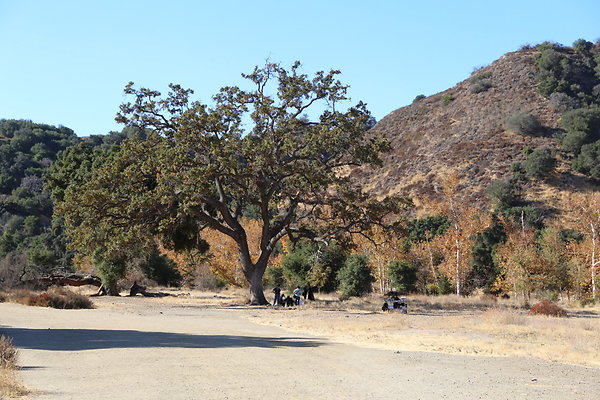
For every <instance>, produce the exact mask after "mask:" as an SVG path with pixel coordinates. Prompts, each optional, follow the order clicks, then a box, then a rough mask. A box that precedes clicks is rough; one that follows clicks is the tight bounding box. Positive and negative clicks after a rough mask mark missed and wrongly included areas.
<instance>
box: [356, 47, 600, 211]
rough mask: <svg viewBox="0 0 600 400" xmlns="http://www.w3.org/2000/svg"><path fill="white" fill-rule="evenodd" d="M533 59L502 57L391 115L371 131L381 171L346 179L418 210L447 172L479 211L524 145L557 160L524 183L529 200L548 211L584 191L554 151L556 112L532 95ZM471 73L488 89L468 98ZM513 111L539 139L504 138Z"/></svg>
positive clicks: (522, 54) (525, 53) (527, 54)
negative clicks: (379, 144)
mask: <svg viewBox="0 0 600 400" xmlns="http://www.w3.org/2000/svg"><path fill="white" fill-rule="evenodd" d="M536 55H537V50H535V49H531V50H522V51H517V52H513V53H508V54H505V55H504V56H502V57H501V58H500V59H498V60H497V61H495V62H494V63H492V64H491V65H489V66H487V67H484V68H482V69H479V70H478V71H475V72H474V73H473V74H472V76H471V77H470V78H469V79H466V80H465V81H463V82H460V83H459V84H457V85H456V86H454V87H453V88H451V89H448V90H446V91H444V92H442V93H438V94H436V95H433V96H431V97H427V98H425V99H423V100H421V101H419V102H417V103H414V104H412V105H409V106H406V107H403V108H400V109H398V110H396V111H393V112H392V113H390V114H389V115H387V116H386V117H384V118H383V119H382V120H381V121H380V122H379V123H377V125H376V126H375V127H374V128H373V131H374V132H376V133H383V134H385V135H386V136H387V138H388V139H389V140H390V141H391V144H392V147H393V150H392V151H391V152H390V153H388V154H386V155H384V156H383V161H384V165H383V167H382V168H378V169H368V170H354V171H353V172H352V175H353V176H354V177H355V178H357V179H359V180H360V181H362V182H366V183H367V186H368V188H369V190H371V191H372V192H373V193H375V194H377V195H383V194H390V193H402V194H408V195H410V196H411V197H413V199H414V200H415V202H416V203H417V204H418V203H420V202H421V201H422V199H423V198H424V197H426V196H431V195H433V196H435V192H436V190H437V189H438V187H439V184H440V176H442V175H444V174H448V173H449V172H452V171H454V172H456V173H457V175H458V176H459V178H460V179H461V184H462V185H463V186H464V193H465V196H467V197H468V198H469V199H470V200H471V201H475V202H478V203H480V204H483V203H485V202H487V198H486V194H485V189H486V187H487V185H488V184H489V183H490V182H491V181H492V180H495V179H501V178H506V177H508V176H510V175H512V174H513V172H512V170H511V165H512V164H513V163H515V162H519V161H523V160H524V159H525V155H524V154H523V153H522V149H523V147H524V146H529V147H530V148H532V149H536V148H539V147H548V148H551V149H556V150H558V154H557V157H558V159H559V161H558V166H557V172H556V173H555V174H554V175H553V176H552V177H550V178H548V179H546V181H545V182H535V181H530V182H529V183H527V184H526V190H525V192H526V193H525V196H526V198H528V199H529V200H532V201H534V202H538V203H539V202H542V203H545V204H540V205H542V206H549V207H550V206H556V205H557V204H558V203H557V200H558V199H560V198H562V197H564V195H565V194H566V192H568V191H570V190H573V189H576V188H578V187H580V186H582V185H583V186H587V185H590V184H592V183H590V181H589V180H588V179H586V178H584V177H583V176H580V175H578V174H577V173H574V172H573V171H569V161H568V160H566V159H565V157H566V156H565V155H564V154H563V153H562V152H560V151H559V150H560V144H559V141H558V140H557V138H556V136H558V135H560V133H561V132H560V130H559V129H558V122H559V119H560V113H558V112H556V111H554V110H553V109H552V107H551V105H550V103H549V101H548V99H546V98H544V97H543V96H542V95H540V94H539V93H538V91H537V90H536V80H535V74H536V67H535V65H534V63H535V59H536ZM479 74H483V76H489V78H488V79H486V81H488V82H489V83H490V84H491V87H490V88H489V89H488V90H485V91H483V92H480V93H474V92H473V90H472V87H473V85H474V77H476V76H478V75H479ZM479 76H481V75H479ZM475 79H476V78H475ZM519 111H526V112H529V113H531V114H533V115H535V116H537V117H538V118H539V120H540V122H541V123H542V124H543V125H544V127H545V128H546V135H545V136H544V137H532V136H522V135H519V134H516V133H513V132H509V131H506V130H505V129H504V121H505V119H506V118H507V117H509V116H511V115H513V114H515V113H517V112H519ZM553 136H554V138H553Z"/></svg>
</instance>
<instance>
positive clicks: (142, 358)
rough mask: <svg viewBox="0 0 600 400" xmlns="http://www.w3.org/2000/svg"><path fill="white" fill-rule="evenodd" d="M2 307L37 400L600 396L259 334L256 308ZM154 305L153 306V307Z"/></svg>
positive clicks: (425, 356)
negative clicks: (254, 317)
mask: <svg viewBox="0 0 600 400" xmlns="http://www.w3.org/2000/svg"><path fill="white" fill-rule="evenodd" d="M151 301H152V300H151V299H141V298H123V299H116V300H110V299H102V300H100V301H99V302H98V308H97V309H93V310H53V309H45V308H38V307H26V306H21V305H16V304H7V303H3V304H0V334H5V335H8V336H11V337H12V338H13V343H14V344H15V345H16V346H17V347H19V348H20V364H21V365H22V367H23V369H22V371H21V373H20V376H21V378H22V380H23V381H24V383H25V384H26V385H27V386H29V387H31V388H33V389H35V390H36V391H37V392H36V393H35V394H34V395H33V396H32V398H35V399H52V400H58V399H61V400H65V399H77V400H81V399H87V400H96V399H98V400H99V399H103V400H104V399H144V400H148V399H169V400H177V399H265V400H269V399H277V400H288V399H290V400H291V399H296V398H309V399H323V400H325V399H390V398H396V399H423V400H425V399H435V400H439V399H524V398H527V399H528V400H533V399H545V400H550V399H567V398H568V399H594V398H600V395H599V393H600V379H599V378H600V369H596V368H586V367H579V366H571V365H564V364H557V363H548V362H544V361H540V360H536V359H530V358H500V357H498V358H492V357H472V356H457V355H445V354H439V353H419V352H395V351H386V350H378V349H371V348H364V347H359V346H354V345H349V344H342V343H337V342H335V341H334V340H333V339H328V338H322V337H321V338H319V337H309V336H306V335H298V334H294V333H291V332H289V331H285V330H282V329H279V328H276V327H271V326H261V325H257V324H255V323H252V322H249V321H248V320H247V319H245V318H243V316H244V313H246V315H247V313H251V312H252V310H251V309H248V308H237V309H236V308H231V309H227V308H222V307H201V306H190V305H178V304H176V303H173V304H158V303H150V302H151ZM149 304H150V305H151V306H149Z"/></svg>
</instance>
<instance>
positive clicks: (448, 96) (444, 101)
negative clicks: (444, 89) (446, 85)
mask: <svg viewBox="0 0 600 400" xmlns="http://www.w3.org/2000/svg"><path fill="white" fill-rule="evenodd" d="M440 101H441V102H442V104H444V105H447V104H450V103H451V102H453V101H454V96H452V95H451V94H445V95H443V96H442V98H441V100H440Z"/></svg>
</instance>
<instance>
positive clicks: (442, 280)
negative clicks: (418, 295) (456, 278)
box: [436, 274, 454, 296]
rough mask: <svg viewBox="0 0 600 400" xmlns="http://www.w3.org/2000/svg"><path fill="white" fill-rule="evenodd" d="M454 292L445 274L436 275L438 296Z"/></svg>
mask: <svg viewBox="0 0 600 400" xmlns="http://www.w3.org/2000/svg"><path fill="white" fill-rule="evenodd" d="M451 293H454V290H453V288H452V284H450V280H449V279H448V278H447V277H446V275H442V274H440V275H438V278H437V293H436V294H438V295H440V296H443V295H445V294H451Z"/></svg>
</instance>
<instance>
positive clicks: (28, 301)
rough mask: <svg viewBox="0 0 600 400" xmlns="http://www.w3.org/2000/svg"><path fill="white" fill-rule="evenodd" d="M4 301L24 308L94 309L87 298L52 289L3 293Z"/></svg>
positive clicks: (70, 292) (62, 289) (63, 289)
mask: <svg viewBox="0 0 600 400" xmlns="http://www.w3.org/2000/svg"><path fill="white" fill-rule="evenodd" d="M4 296H5V298H6V301H10V302H12V303H19V304H23V305H26V306H37V307H52V308H59V309H87V308H94V305H93V303H92V302H91V301H90V299H89V298H88V297H87V296H83V295H80V294H77V293H73V292H72V291H70V290H68V289H65V288H62V287H53V288H50V289H48V290H47V291H46V292H42V293H38V292H33V291H31V290H14V291H11V292H7V293H4Z"/></svg>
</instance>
